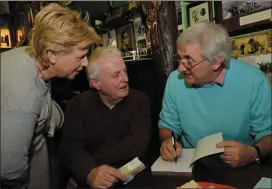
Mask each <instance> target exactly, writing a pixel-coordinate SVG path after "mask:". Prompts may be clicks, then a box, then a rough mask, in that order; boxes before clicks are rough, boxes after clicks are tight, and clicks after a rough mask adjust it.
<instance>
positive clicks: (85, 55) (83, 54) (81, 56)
mask: <svg viewBox="0 0 272 189" xmlns="http://www.w3.org/2000/svg"><path fill="white" fill-rule="evenodd" d="M87 54H88V52H87V53H85V54H83V55H82V56H80V57H78V59H82V58H84V57H85V56H87Z"/></svg>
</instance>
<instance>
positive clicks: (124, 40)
mask: <svg viewBox="0 0 272 189" xmlns="http://www.w3.org/2000/svg"><path fill="white" fill-rule="evenodd" d="M123 44H124V45H129V35H128V33H127V32H125V33H124V35H123Z"/></svg>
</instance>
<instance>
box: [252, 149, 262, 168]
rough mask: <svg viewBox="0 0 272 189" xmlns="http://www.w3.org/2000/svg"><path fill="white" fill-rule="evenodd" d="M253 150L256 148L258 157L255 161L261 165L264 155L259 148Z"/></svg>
mask: <svg viewBox="0 0 272 189" xmlns="http://www.w3.org/2000/svg"><path fill="white" fill-rule="evenodd" d="M252 147H253V148H255V150H256V152H257V157H256V159H255V162H256V163H258V164H260V163H261V159H262V153H261V150H260V148H259V146H252Z"/></svg>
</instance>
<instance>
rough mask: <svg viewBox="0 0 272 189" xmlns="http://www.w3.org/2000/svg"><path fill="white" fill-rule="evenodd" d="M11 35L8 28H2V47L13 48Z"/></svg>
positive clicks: (0, 36) (0, 41) (0, 32)
mask: <svg viewBox="0 0 272 189" xmlns="http://www.w3.org/2000/svg"><path fill="white" fill-rule="evenodd" d="M11 47H12V45H11V37H10V31H9V29H8V28H0V48H11Z"/></svg>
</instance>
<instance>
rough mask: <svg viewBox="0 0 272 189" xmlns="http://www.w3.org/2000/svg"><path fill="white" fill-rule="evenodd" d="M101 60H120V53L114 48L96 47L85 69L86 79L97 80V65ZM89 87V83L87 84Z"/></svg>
mask: <svg viewBox="0 0 272 189" xmlns="http://www.w3.org/2000/svg"><path fill="white" fill-rule="evenodd" d="M101 58H122V55H121V52H120V51H119V49H117V48H116V47H98V48H96V49H94V51H93V52H92V53H91V55H90V57H89V60H88V66H87V68H86V74H87V78H88V80H89V81H90V80H91V79H97V78H98V76H99V65H101V64H102V63H103V62H102V61H101ZM89 85H90V87H92V86H91V83H90V82H89Z"/></svg>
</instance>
